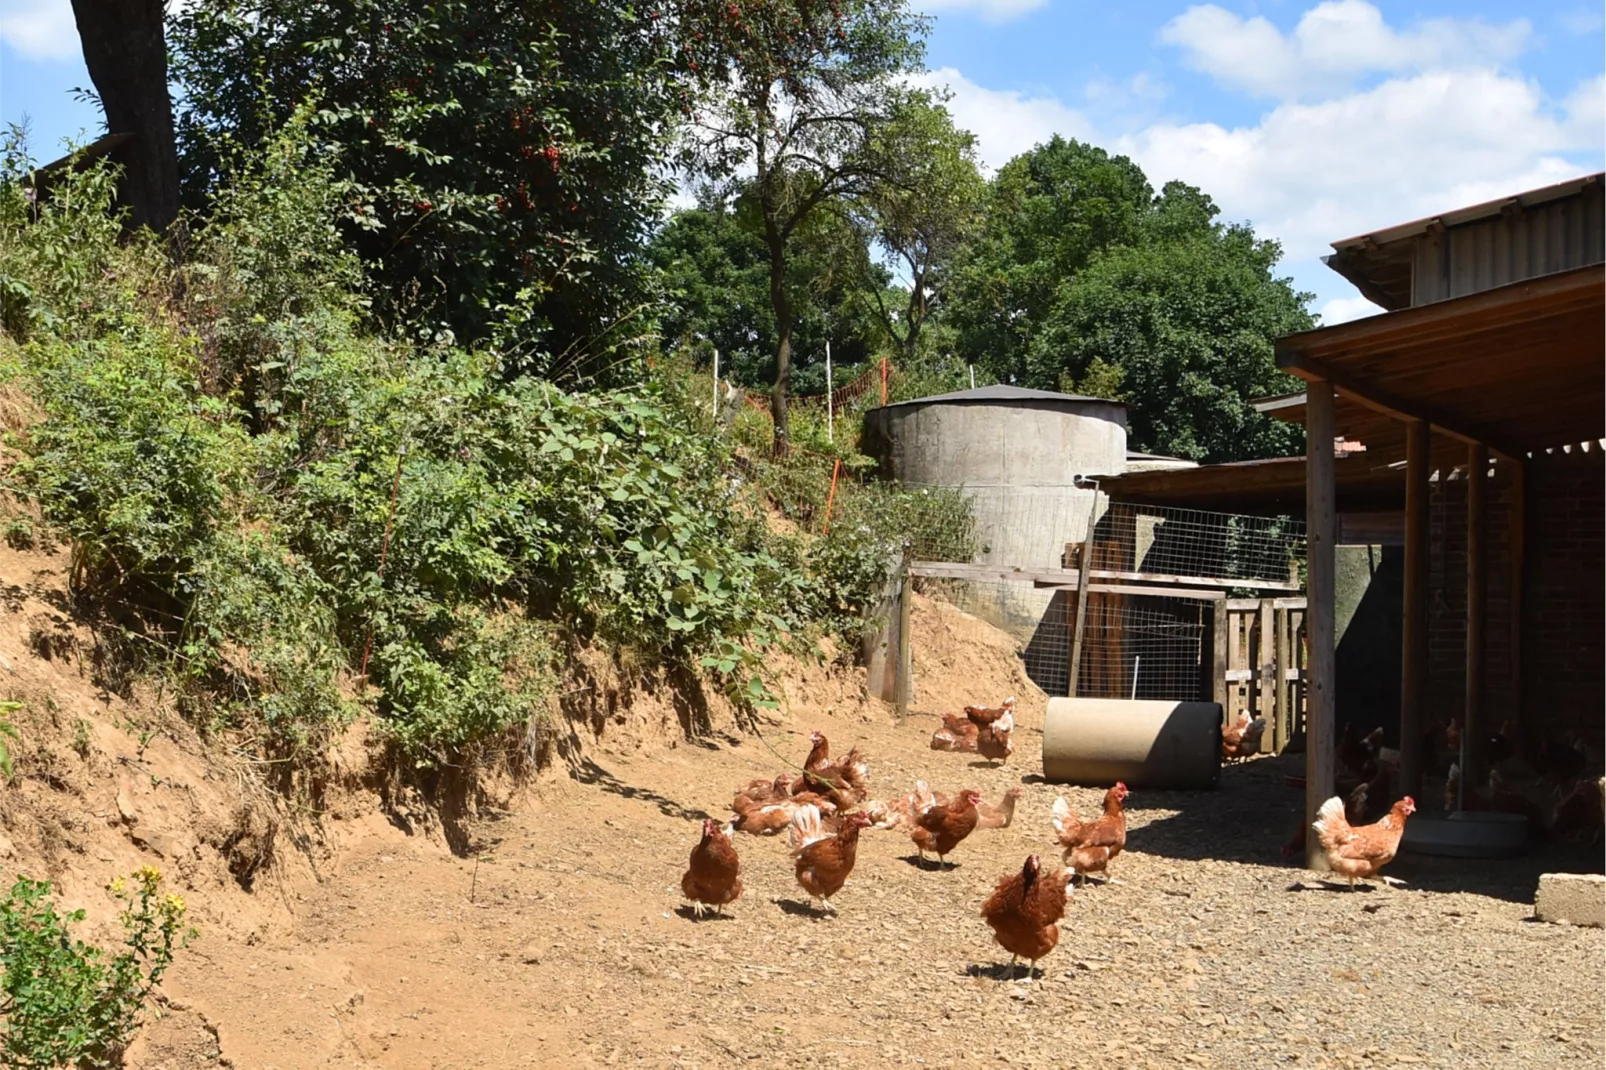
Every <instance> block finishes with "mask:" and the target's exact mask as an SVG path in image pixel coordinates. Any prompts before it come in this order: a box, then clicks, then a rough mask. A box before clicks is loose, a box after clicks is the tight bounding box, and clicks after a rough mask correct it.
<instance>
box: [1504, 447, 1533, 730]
mask: <svg viewBox="0 0 1606 1070" xmlns="http://www.w3.org/2000/svg"><path fill="white" fill-rule="evenodd" d="M1501 463H1502V464H1510V465H1511V515H1510V518H1509V527H1508V528H1507V531H1506V544H1507V553H1508V555H1509V557H1510V568H1511V605H1510V618H1509V621H1510V623H1509V624H1508V627H1509V629H1510V635H1511V641H1510V643H1509V647H1510V650H1509V657H1510V661H1509V666H1510V670H1511V697H1512V702H1513V703H1514V707H1515V708H1514V709H1513V710H1512V712H1513V713H1514V714H1516V716H1517V718H1518V720H1519V723H1522V722H1523V721H1524V720H1525V717H1526V714H1527V710H1526V709H1524V708H1523V701H1522V599H1523V590H1524V588H1525V587H1526V581H1527V575H1528V573H1527V557H1528V548H1527V541H1528V467H1527V465H1525V464H1524V463H1523V462H1522V460H1521V459H1510V458H1502V460H1501Z"/></svg>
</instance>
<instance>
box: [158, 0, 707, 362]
mask: <svg viewBox="0 0 1606 1070" xmlns="http://www.w3.org/2000/svg"><path fill="white" fill-rule="evenodd" d="M682 29H683V26H682V25H681V24H680V23H679V22H678V21H677V20H675V19H673V18H668V17H663V16H662V15H661V13H660V12H658V11H656V10H650V9H649V6H647V5H637V4H634V3H631V2H628V0H587V2H585V3H542V4H528V3H521V2H516V0H474V2H470V0H442V2H439V3H431V4H415V3H409V2H406V0H320V2H318V3H305V2H303V0H198V2H197V3H195V4H191V5H185V6H183V7H182V9H181V10H180V12H179V14H177V15H176V16H175V17H174V19H173V21H172V25H171V33H170V37H171V40H172V46H173V52H174V63H173V73H174V77H175V79H176V81H177V82H178V83H179V85H180V87H181V89H182V102H183V105H182V111H181V114H180V117H179V139H180V148H181V159H182V173H183V180H184V184H185V187H186V197H187V200H188V201H189V203H190V204H191V205H192V206H194V207H197V208H201V207H204V205H205V204H206V201H207V197H208V195H209V194H211V193H212V192H213V191H215V190H216V189H218V188H219V187H220V186H221V185H223V184H225V180H226V172H228V171H229V170H231V169H233V168H234V166H235V163H234V153H235V152H236V150H238V149H242V148H243V149H247V150H249V149H253V148H257V147H260V146H262V145H264V144H265V142H266V139H267V138H268V136H269V133H270V131H273V130H275V129H277V128H278V127H279V126H280V125H282V124H283V123H284V122H285V121H286V119H287V118H288V117H289V116H290V114H291V113H292V112H293V110H294V109H295V108H296V107H297V106H298V105H299V104H300V103H301V102H303V101H304V100H306V99H307V98H308V97H309V96H315V97H316V99H317V101H318V103H319V107H320V112H319V120H320V126H319V129H320V132H321V136H322V137H323V138H324V139H326V140H327V141H328V142H330V143H331V144H332V145H333V146H336V147H338V149H339V152H340V159H341V161H342V167H343V169H344V170H345V171H346V172H347V173H349V175H350V176H351V177H352V178H353V179H354V180H355V181H356V182H357V183H358V184H359V185H360V186H362V187H365V189H366V192H367V196H365V197H363V198H362V199H361V200H360V201H359V202H358V203H355V204H354V205H353V206H352V208H351V215H350V218H349V220H348V223H347V228H346V229H347V236H348V238H349V240H350V241H351V242H352V243H353V245H354V248H355V249H356V250H357V251H358V253H359V254H360V255H361V257H362V258H363V261H364V262H365V264H366V266H367V269H368V271H369V273H370V274H371V276H372V277H373V279H374V282H375V283H376V285H375V286H374V287H373V293H374V295H375V301H376V310H377V311H378V312H379V313H380V314H381V315H382V316H383V317H384V318H385V319H387V320H389V321H391V322H398V321H404V320H405V321H409V322H411V321H417V322H419V323H422V324H425V325H427V326H428V327H429V328H431V329H441V328H449V329H450V330H451V331H452V332H453V334H454V335H455V336H456V338H457V339H458V340H459V341H463V342H477V341H481V340H484V339H486V338H489V337H492V336H493V334H495V333H496V332H497V331H498V330H503V331H510V332H511V338H507V339H504V340H509V341H511V340H514V339H516V340H517V341H519V342H521V343H523V345H522V346H521V347H519V351H520V352H521V353H523V354H525V355H524V356H523V358H522V362H521V364H520V366H521V367H522V368H523V369H524V370H532V371H535V372H540V373H545V374H549V375H554V376H558V377H562V376H563V375H564V374H566V373H573V372H578V373H582V374H583V373H588V372H597V371H599V370H600V369H601V368H603V367H605V366H607V365H609V364H611V363H612V362H613V361H615V360H617V359H618V357H617V350H618V347H619V346H620V344H621V343H622V342H623V341H624V340H626V339H629V338H631V337H633V336H634V334H635V333H636V332H637V331H638V328H639V327H640V324H641V317H639V316H634V315H632V313H633V311H635V310H637V309H638V308H639V307H640V306H641V305H642V303H643V302H644V301H645V300H646V296H647V294H646V290H645V280H644V275H643V272H642V270H641V263H640V257H639V252H640V248H641V246H642V244H643V243H644V242H645V240H646V237H647V235H648V233H649V231H650V228H651V226H652V224H653V223H654V222H655V220H656V218H657V215H658V212H659V205H660V204H661V203H662V197H663V194H664V189H665V186H664V183H663V181H662V180H661V175H662V170H663V168H662V166H661V165H662V164H663V163H664V162H665V160H666V151H667V147H668V145H669V144H670V140H669V139H670V137H671V127H672V124H673V122H674V121H675V120H676V119H677V118H678V117H679V115H680V112H681V111H682V109H683V108H685V107H686V106H687V105H688V103H689V97H688V96H687V95H686V93H687V90H686V87H685V85H684V84H683V82H682V81H681V79H680V77H679V74H678V73H677V72H678V71H679V70H680V68H679V67H678V66H677V60H676V57H677V55H679V54H680V53H678V52H677V50H676V41H677V36H678V34H679V33H680V32H681V31H682ZM539 352H545V353H550V354H556V356H555V357H553V358H551V359H543V358H540V357H535V356H531V355H530V354H532V353H539Z"/></svg>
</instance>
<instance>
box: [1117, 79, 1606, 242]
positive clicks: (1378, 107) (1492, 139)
mask: <svg viewBox="0 0 1606 1070" xmlns="http://www.w3.org/2000/svg"><path fill="white" fill-rule="evenodd" d="M1595 84H1596V85H1597V87H1598V86H1599V82H1598V80H1596V82H1595ZM1581 93H1582V94H1583V97H1582V98H1581V99H1585V98H1587V97H1588V94H1587V92H1584V91H1581ZM1595 106H1596V107H1597V109H1598V108H1599V107H1600V103H1599V100H1598V99H1597V100H1596V101H1595ZM1584 112H1587V105H1586V104H1583V103H1580V104H1579V105H1578V107H1577V109H1575V112H1574V114H1580V113H1584ZM1576 125H1577V124H1576V123H1575V122H1574V121H1573V120H1572V119H1571V118H1570V117H1569V115H1568V113H1566V112H1558V111H1557V110H1555V109H1553V108H1551V107H1548V106H1547V105H1546V102H1545V101H1544V99H1543V98H1542V96H1541V95H1540V92H1539V90H1538V88H1537V87H1536V86H1534V85H1532V84H1531V83H1529V82H1526V81H1523V80H1521V79H1518V78H1514V77H1508V76H1504V75H1499V74H1495V73H1493V72H1488V71H1478V72H1469V73H1454V72H1442V73H1436V74H1423V75H1418V76H1416V77H1412V78H1405V79H1397V80H1392V81H1388V82H1385V83H1383V84H1382V85H1380V86H1377V87H1376V88H1374V89H1370V90H1367V91H1365V92H1361V93H1353V94H1350V95H1347V96H1342V97H1336V98H1334V99H1331V100H1326V101H1322V102H1320V103H1315V104H1283V105H1280V106H1278V107H1276V108H1274V109H1273V110H1272V111H1270V112H1268V113H1267V114H1266V115H1264V116H1263V117H1262V118H1261V120H1260V122H1259V123H1258V124H1257V125H1255V126H1245V127H1237V128H1233V129H1227V128H1225V127H1222V126H1219V125H1217V124H1214V123H1195V124H1189V125H1175V124H1160V125H1155V126H1151V127H1149V128H1147V129H1145V130H1142V131H1140V132H1138V133H1135V134H1132V135H1128V136H1125V137H1120V138H1116V139H1114V140H1113V143H1112V144H1110V146H1109V147H1111V148H1115V149H1119V150H1120V151H1122V152H1125V153H1127V154H1128V155H1130V156H1132V157H1133V158H1134V159H1136V160H1137V161H1138V162H1139V163H1140V164H1142V165H1143V167H1144V170H1145V171H1147V172H1148V174H1149V176H1150V178H1151V179H1152V180H1153V181H1154V182H1155V183H1156V184H1159V183H1162V182H1164V181H1166V180H1168V179H1171V178H1181V179H1183V180H1184V181H1186V182H1190V183H1192V184H1194V185H1197V186H1199V187H1201V188H1202V189H1204V190H1205V191H1206V192H1208V193H1209V194H1210V195H1211V196H1213V197H1214V198H1215V199H1216V201H1217V203H1219V204H1220V205H1221V206H1222V209H1223V211H1224V212H1225V213H1226V215H1227V216H1228V217H1229V218H1235V219H1249V220H1251V221H1252V222H1253V223H1254V224H1255V226H1256V229H1257V230H1258V231H1260V232H1261V233H1264V234H1268V235H1271V236H1275V237H1277V238H1279V239H1281V240H1282V242H1283V243H1284V247H1285V249H1286V251H1287V253H1288V255H1289V256H1290V257H1297V258H1310V257H1314V256H1317V255H1320V254H1321V253H1322V252H1324V251H1325V248H1326V246H1327V244H1328V243H1329V242H1331V241H1333V240H1334V239H1337V238H1344V237H1349V236H1351V235H1354V234H1359V233H1364V232H1366V231H1369V230H1376V229H1379V228H1381V227H1385V226H1389V225H1392V224H1395V223H1403V222H1406V221H1408V220H1411V219H1414V218H1418V217H1420V216H1424V215H1430V214H1433V213H1435V212H1441V211H1444V210H1446V209H1449V208H1453V207H1458V206H1461V205H1465V204H1475V203H1477V202H1478V201H1480V200H1487V199H1491V198H1493V197H1497V196H1501V195H1504V194H1508V193H1514V192H1517V191H1520V190H1524V189H1529V188H1532V187H1535V186H1542V185H1546V184H1548V183H1551V182H1557V181H1561V180H1562V179H1564V178H1570V177H1572V176H1574V175H1577V174H1579V173H1581V172H1582V171H1584V170H1586V168H1585V167H1583V166H1580V165H1579V164H1577V163H1575V162H1573V160H1572V159H1571V158H1569V154H1570V153H1572V152H1574V151H1577V150H1585V151H1586V153H1587V157H1594V156H1595V155H1596V152H1595V149H1596V146H1595V145H1590V144H1587V143H1585V142H1584V141H1583V140H1582V138H1581V136H1580V134H1579V133H1578V132H1577V130H1576V129H1575V127H1576ZM1587 157H1585V158H1587Z"/></svg>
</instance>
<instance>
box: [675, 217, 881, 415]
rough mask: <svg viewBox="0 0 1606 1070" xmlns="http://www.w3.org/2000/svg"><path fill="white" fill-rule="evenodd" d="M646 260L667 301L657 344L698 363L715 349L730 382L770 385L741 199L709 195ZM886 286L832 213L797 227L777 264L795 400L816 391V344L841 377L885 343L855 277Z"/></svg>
mask: <svg viewBox="0 0 1606 1070" xmlns="http://www.w3.org/2000/svg"><path fill="white" fill-rule="evenodd" d="M647 256H648V259H649V260H650V261H651V262H652V263H653V264H654V266H656V267H657V268H658V270H659V271H660V272H661V274H662V284H663V287H664V289H665V291H666V293H667V295H668V297H669V300H668V301H667V302H666V303H665V308H664V311H663V312H662V314H661V317H662V318H661V325H662V329H663V333H664V336H665V338H666V340H668V341H669V342H671V343H672V344H680V345H684V346H689V347H691V348H694V349H696V350H698V351H699V352H700V353H703V355H704V356H706V352H705V351H706V350H707V349H708V348H714V349H718V350H719V354H720V362H721V366H722V368H724V369H728V372H727V374H728V375H729V376H730V377H731V378H732V379H734V380H735V381H736V382H739V383H741V384H742V385H743V386H747V387H762V386H765V385H767V384H771V383H773V382H774V381H775V352H776V329H775V312H774V308H773V307H772V306H771V304H770V300H769V255H768V251H767V250H766V248H765V246H764V240H763V236H762V232H761V224H760V223H759V220H758V216H757V210H756V205H755V204H754V203H753V198H752V197H751V196H746V197H742V198H739V199H738V200H737V201H736V202H735V203H734V204H730V203H727V202H726V201H725V200H724V198H722V197H721V196H719V195H718V194H717V193H716V192H714V191H709V194H708V196H706V197H705V198H704V200H703V203H702V205H700V206H699V207H696V208H690V209H687V210H685V211H681V212H677V213H675V214H674V215H673V216H671V217H670V219H669V221H668V222H667V223H666V224H665V225H664V227H663V229H662V230H661V231H659V233H658V234H657V235H655V236H654V238H653V241H652V244H651V245H650V246H649V247H648V252H647ZM866 278H869V279H873V280H876V281H877V283H878V284H879V285H882V286H885V285H886V282H887V272H886V269H885V268H883V267H881V266H880V265H878V264H876V263H874V262H873V261H872V260H871V258H870V253H869V250H868V249H867V248H866V247H865V244H864V241H863V238H862V236H861V235H860V233H859V232H858V231H857V230H855V229H854V228H853V227H851V226H849V225H848V223H847V221H846V220H845V219H843V218H842V217H841V216H838V215H836V214H835V213H820V214H818V215H816V216H815V217H814V218H813V219H811V220H810V221H809V222H808V223H807V224H806V225H805V226H803V227H801V228H800V229H799V230H798V232H797V235H796V237H795V238H794V240H793V242H792V249H791V253H790V255H789V256H788V258H787V290H788V293H789V294H791V295H792V316H793V328H792V342H791V349H792V358H793V359H792V364H793V369H792V382H793V386H794V387H795V388H796V389H797V391H798V392H799V393H803V394H812V393H819V392H823V391H824V389H825V343H826V342H827V341H830V343H831V347H832V357H833V358H834V361H835V363H836V366H837V368H838V369H839V371H840V372H842V374H839V377H838V380H837V381H838V382H841V381H843V380H844V379H845V378H846V375H847V374H851V373H849V372H845V371H843V370H845V369H848V368H851V367H852V366H853V365H856V364H861V363H863V362H864V361H867V360H869V359H870V358H871V357H872V356H873V355H874V354H875V352H876V350H877V349H879V348H880V347H881V346H882V345H883V344H884V342H885V339H886V335H885V333H884V331H883V330H882V327H881V322H880V318H879V316H878V315H877V311H876V305H875V299H874V297H872V296H871V295H870V294H869V293H867V292H866V289H865V287H864V285H863V284H862V280H864V279H866Z"/></svg>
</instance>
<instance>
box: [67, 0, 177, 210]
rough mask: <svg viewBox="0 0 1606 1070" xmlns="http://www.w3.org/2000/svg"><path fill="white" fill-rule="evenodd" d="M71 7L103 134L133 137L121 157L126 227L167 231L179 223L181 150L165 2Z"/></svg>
mask: <svg viewBox="0 0 1606 1070" xmlns="http://www.w3.org/2000/svg"><path fill="white" fill-rule="evenodd" d="M72 8H73V16H74V17H75V18H76V19H77V21H78V37H79V40H80V41H81V42H82V43H83V48H84V65H85V66H86V67H88V68H89V77H90V79H91V80H92V81H93V82H94V83H95V91H96V92H97V93H99V94H100V106H101V108H102V109H103V110H104V111H105V113H106V128H107V130H108V131H109V132H110V133H113V134H132V135H134V137H133V141H132V142H130V143H129V145H128V151H127V153H126V155H125V156H124V161H125V168H126V174H125V176H124V182H125V184H126V185H125V189H126V191H127V194H126V195H127V198H128V202H129V207H130V209H131V218H130V222H131V223H132V224H133V225H134V226H141V225H144V226H148V227H150V228H151V229H152V230H155V231H158V232H161V231H165V230H166V229H167V227H168V225H169V224H170V223H172V222H173V220H174V219H176V218H177V217H178V150H177V148H176V146H175V144H174V140H173V105H172V101H171V99H170V98H169V97H168V94H167V41H166V38H165V36H164V33H163V25H162V20H163V18H164V10H163V2H162V0H72Z"/></svg>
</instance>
